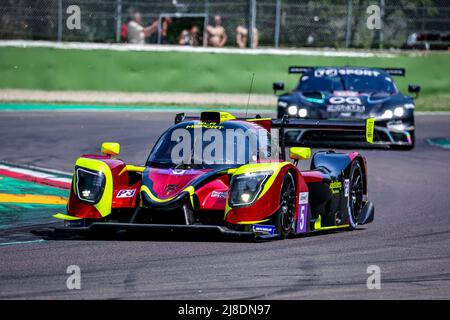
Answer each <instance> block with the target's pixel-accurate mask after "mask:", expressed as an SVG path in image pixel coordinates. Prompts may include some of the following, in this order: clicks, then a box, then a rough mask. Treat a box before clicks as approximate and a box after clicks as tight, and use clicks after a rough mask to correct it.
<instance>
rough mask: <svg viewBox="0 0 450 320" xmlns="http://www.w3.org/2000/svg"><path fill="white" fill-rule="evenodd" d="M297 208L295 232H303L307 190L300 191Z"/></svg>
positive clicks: (306, 209)
mask: <svg viewBox="0 0 450 320" xmlns="http://www.w3.org/2000/svg"><path fill="white" fill-rule="evenodd" d="M298 210H299V212H298V222H297V233H305V232H306V223H307V221H306V220H307V218H308V192H300V195H299V207H298Z"/></svg>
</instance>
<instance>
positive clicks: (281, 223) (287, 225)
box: [274, 173, 296, 239]
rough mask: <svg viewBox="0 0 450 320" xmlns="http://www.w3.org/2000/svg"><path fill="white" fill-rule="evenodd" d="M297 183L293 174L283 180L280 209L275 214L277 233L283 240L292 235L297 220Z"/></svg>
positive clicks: (287, 175)
mask: <svg viewBox="0 0 450 320" xmlns="http://www.w3.org/2000/svg"><path fill="white" fill-rule="evenodd" d="M295 200H296V194H295V181H294V177H293V176H292V174H291V173H287V174H286V175H285V176H284V178H283V184H282V186H281V193H280V209H278V211H277V212H276V213H275V216H274V224H275V231H276V233H277V234H279V235H280V236H281V238H282V239H285V238H287V236H289V234H290V233H291V230H292V226H293V224H294V218H295Z"/></svg>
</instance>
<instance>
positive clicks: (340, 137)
mask: <svg viewBox="0 0 450 320" xmlns="http://www.w3.org/2000/svg"><path fill="white" fill-rule="evenodd" d="M285 138H286V145H292V146H311V147H354V146H356V147H367V148H369V147H371V148H372V147H386V148H388V147H395V146H397V147H413V146H414V125H413V123H412V122H404V121H400V122H399V121H395V122H394V121H390V122H389V121H384V120H382V121H375V128H374V139H373V143H372V144H369V143H368V142H366V141H365V137H363V136H361V134H358V133H352V132H339V131H326V130H298V129H286V130H285Z"/></svg>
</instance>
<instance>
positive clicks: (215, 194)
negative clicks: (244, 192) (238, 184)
mask: <svg viewBox="0 0 450 320" xmlns="http://www.w3.org/2000/svg"><path fill="white" fill-rule="evenodd" d="M227 197H228V192H227V191H223V192H220V191H213V192H212V193H211V198H218V199H226V198H227Z"/></svg>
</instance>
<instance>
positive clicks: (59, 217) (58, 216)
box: [53, 213, 83, 221]
mask: <svg viewBox="0 0 450 320" xmlns="http://www.w3.org/2000/svg"><path fill="white" fill-rule="evenodd" d="M53 218H56V219H60V220H69V221H73V220H81V219H83V218H79V217H74V216H69V215H67V214H64V213H57V214H54V215H53Z"/></svg>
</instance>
